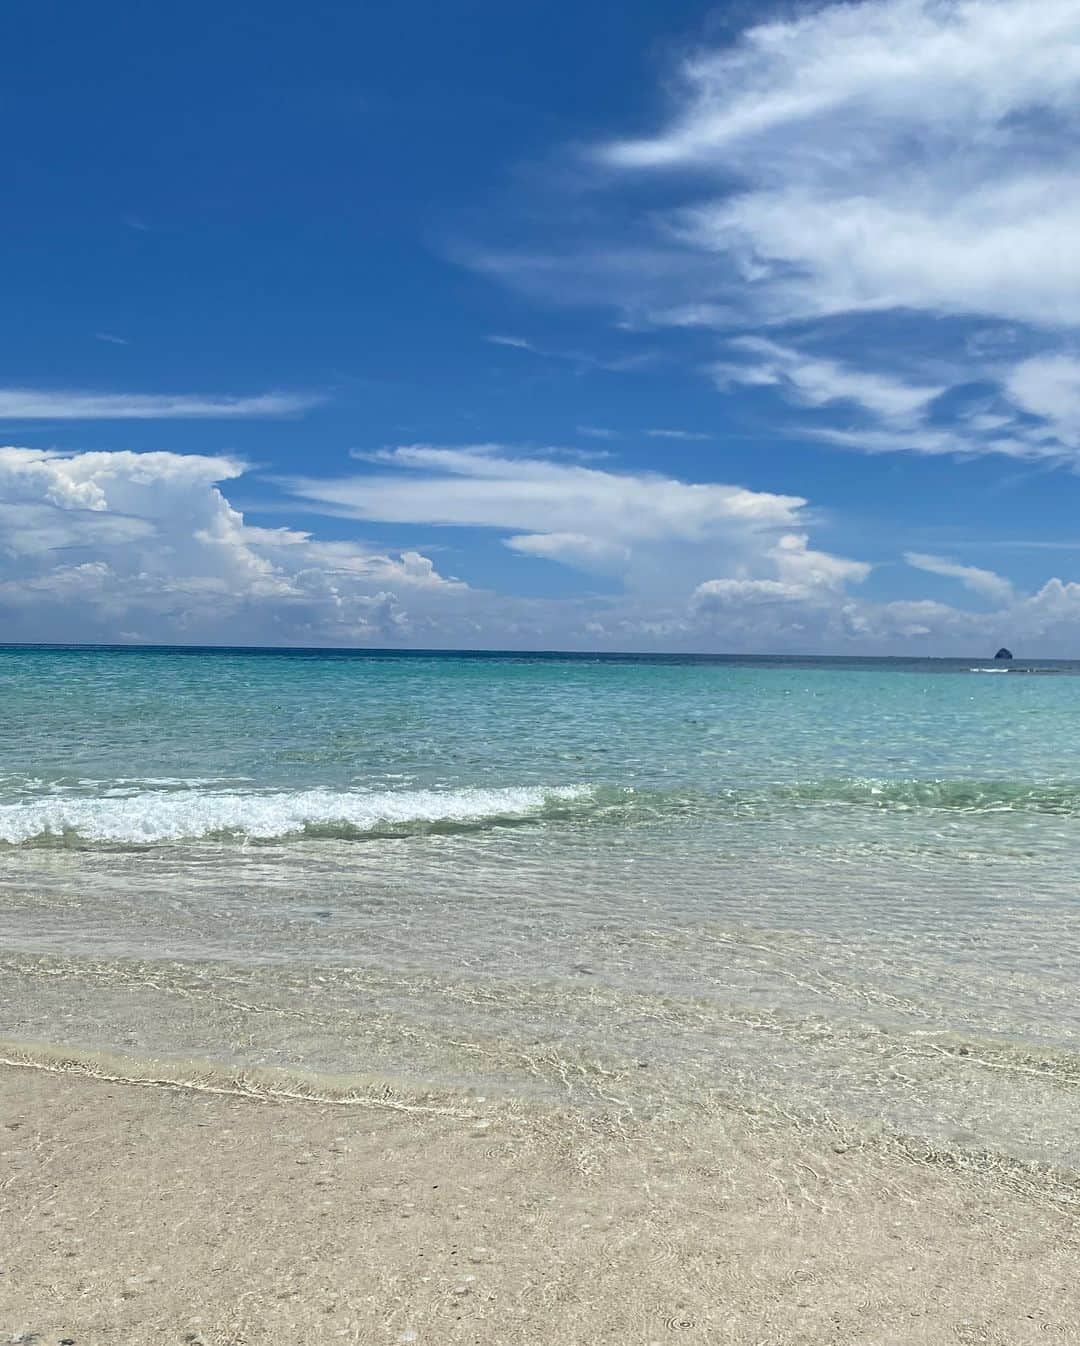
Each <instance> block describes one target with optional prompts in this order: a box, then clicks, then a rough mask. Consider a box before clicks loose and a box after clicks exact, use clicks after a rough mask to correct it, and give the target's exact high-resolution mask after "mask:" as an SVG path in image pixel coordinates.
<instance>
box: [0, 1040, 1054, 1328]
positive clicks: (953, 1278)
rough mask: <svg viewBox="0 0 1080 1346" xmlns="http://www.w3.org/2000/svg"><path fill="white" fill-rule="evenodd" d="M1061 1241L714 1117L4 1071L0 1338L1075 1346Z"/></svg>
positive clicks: (853, 1149) (892, 1141)
mask: <svg viewBox="0 0 1080 1346" xmlns="http://www.w3.org/2000/svg"><path fill="white" fill-rule="evenodd" d="M1078 1216H1080V1192H1078V1191H1077V1189H1076V1186H1075V1183H1074V1181H1073V1180H1072V1179H1071V1178H1070V1177H1068V1176H1066V1175H1055V1174H1054V1173H1053V1172H1051V1171H1048V1170H1038V1169H1035V1168H1031V1167H1024V1166H1020V1165H1016V1164H1011V1163H1009V1162H1006V1161H999V1160H995V1159H994V1158H993V1157H992V1156H989V1155H983V1154H978V1153H975V1152H971V1153H963V1152H959V1151H952V1152H949V1151H940V1150H933V1149H930V1148H928V1147H927V1146H925V1145H920V1144H919V1143H917V1142H913V1141H905V1140H903V1139H902V1138H899V1137H895V1136H890V1135H888V1134H887V1133H885V1132H881V1131H878V1132H874V1131H873V1130H866V1131H863V1132H856V1131H845V1130H842V1129H841V1128H839V1127H830V1126H827V1125H822V1124H820V1123H819V1124H816V1125H814V1126H808V1125H804V1124H800V1123H799V1122H797V1121H796V1120H795V1119H793V1118H785V1117H783V1116H780V1115H774V1116H769V1117H765V1116H761V1115H758V1116H754V1115H750V1114H748V1113H747V1112H745V1111H743V1110H740V1109H739V1108H738V1107H736V1106H725V1105H722V1104H717V1106H716V1107H715V1108H712V1109H710V1110H708V1111H702V1112H701V1113H700V1114H699V1115H694V1116H690V1117H687V1118H685V1119H682V1120H680V1121H674V1120H665V1121H654V1122H644V1121H637V1122H635V1121H633V1120H630V1119H627V1118H625V1117H621V1118H620V1117H618V1116H615V1115H595V1116H590V1115H588V1114H586V1113H580V1112H579V1113H573V1114H571V1113H555V1112H539V1111H534V1112H532V1113H528V1114H526V1113H524V1112H522V1111H521V1110H519V1109H516V1108H515V1107H513V1106H511V1105H509V1104H499V1105H493V1104H489V1103H487V1102H481V1101H480V1100H473V1101H470V1100H468V1099H457V1100H453V1099H446V1100H442V1101H439V1100H435V1099H432V1098H430V1097H429V1098H422V1097H416V1098H412V1099H410V1098H407V1097H404V1096H402V1095H394V1096H388V1097H386V1098H379V1097H378V1096H377V1095H372V1096H370V1097H368V1098H365V1099H363V1100H359V1101H355V1102H353V1103H352V1104H327V1103H320V1102H304V1101H296V1100H291V1101H282V1100H274V1099H260V1098H245V1097H237V1096H231V1095H229V1094H214V1093H208V1092H205V1091H202V1090H199V1089H192V1088H188V1087H173V1086H170V1085H154V1084H148V1083H146V1082H141V1083H123V1082H117V1081H106V1080H102V1079H97V1078H90V1077H87V1076H84V1075H80V1074H78V1073H76V1072H72V1071H69V1070H43V1069H39V1068H30V1067H26V1066H7V1067H4V1068H2V1069H0V1266H2V1275H0V1340H2V1341H7V1340H9V1339H10V1340H12V1341H23V1342H31V1341H40V1342H42V1343H58V1342H60V1341H61V1340H63V1339H68V1340H71V1341H74V1342H75V1343H76V1344H77V1346H98V1344H99V1343H100V1344H101V1346H113V1344H116V1346H119V1344H120V1343H122V1344H123V1346H142V1343H155V1346H160V1344H161V1343H171V1342H177V1343H181V1342H187V1343H189V1344H191V1346H197V1344H198V1343H205V1346H256V1343H264V1342H266V1343H269V1342H274V1343H283V1342H292V1341H305V1342H327V1343H333V1342H337V1341H342V1342H365V1343H366V1342H372V1343H384V1342H385V1343H407V1342H417V1343H424V1342H431V1343H440V1344H441V1343H458V1342H460V1343H465V1342H468V1343H472V1344H474V1346H489V1344H490V1346H496V1344H498V1346H512V1344H514V1343H522V1344H524V1343H529V1344H530V1346H531V1344H532V1343H549V1342H550V1343H571V1342H572V1343H592V1342H610V1343H619V1344H620V1346H622V1344H623V1343H641V1344H642V1346H649V1343H662V1342H668V1341H674V1342H687V1343H692V1342H709V1343H715V1342H723V1343H725V1344H729V1346H751V1344H752V1346H781V1344H783V1346H787V1344H788V1343H790V1344H791V1346H796V1343H797V1344H798V1346H821V1344H824V1343H834V1344H835V1346H852V1344H854V1343H866V1344H867V1346H871V1344H872V1346H914V1344H916V1343H941V1344H942V1346H945V1344H946V1343H948V1346H958V1344H959V1346H1006V1344H1007V1346H1015V1344H1016V1343H1027V1342H1032V1343H1034V1342H1042V1343H1045V1342H1046V1341H1048V1340H1061V1341H1075V1340H1076V1334H1077V1327H1076V1324H1077V1323H1078V1322H1080V1289H1078V1284H1077V1282H1078V1277H1077V1269H1078V1267H1080V1257H1078V1253H1080V1218H1078ZM4 1334H6V1335H4Z"/></svg>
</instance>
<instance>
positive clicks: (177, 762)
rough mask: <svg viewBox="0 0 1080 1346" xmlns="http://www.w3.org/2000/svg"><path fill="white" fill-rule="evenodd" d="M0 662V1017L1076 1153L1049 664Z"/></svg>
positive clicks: (1075, 711) (1028, 1152) (1054, 704)
mask: <svg viewBox="0 0 1080 1346" xmlns="http://www.w3.org/2000/svg"><path fill="white" fill-rule="evenodd" d="M1017 666H1018V668H1019V669H1023V670H1026V672H1025V673H1021V672H1019V671H1018V672H1015V673H1009V674H1008V675H1005V676H989V675H988V673H990V672H993V673H997V674H1000V673H1001V672H1002V670H1001V668H1000V666H996V665H994V663H993V661H990V660H986V659H983V660H972V659H968V660H884V659H882V660H875V659H802V660H799V659H779V658H763V659H754V658H711V657H704V656H701V657H697V656H694V657H682V656H678V657H677V656H671V657H652V656H618V657H606V656H583V655H531V654H495V655H482V654H445V653H432V654H425V653H410V654H401V653H382V652H374V653H368V652H342V651H324V650H284V651H275V650H241V649H232V650H229V649H214V650H206V649H188V648H183V649H181V648H177V649H172V648H125V649H114V648H84V647H48V648H43V647H5V648H0V719H2V725H3V734H2V739H0V743H2V748H0V913H2V916H0V973H2V989H0V1014H2V1021H0V1034H2V1036H3V1038H4V1046H3V1052H2V1054H4V1055H5V1056H6V1057H8V1058H9V1059H13V1058H14V1056H15V1055H18V1056H19V1058H20V1059H26V1058H34V1057H35V1056H36V1057H37V1058H40V1059H41V1060H47V1059H61V1058H63V1059H65V1060H68V1061H82V1062H84V1063H87V1064H88V1068H90V1067H91V1066H92V1064H93V1063H94V1062H98V1063H101V1062H106V1061H115V1060H118V1059H121V1058H122V1059H123V1060H125V1061H127V1062H129V1063H130V1062H141V1063H143V1065H142V1068H144V1069H146V1070H150V1069H151V1068H152V1069H153V1070H154V1071H156V1072H158V1074H162V1073H165V1074H171V1075H172V1076H175V1078H177V1079H181V1078H184V1077H186V1076H189V1075H191V1074H192V1073H193V1072H201V1077H203V1078H206V1077H209V1075H210V1074H212V1073H214V1072H218V1073H220V1074H222V1076H223V1077H224V1076H225V1075H228V1076H229V1078H232V1079H236V1078H241V1077H242V1078H244V1079H248V1080H257V1081H259V1083H260V1087H262V1088H265V1089H267V1090H269V1091H271V1092H272V1091H273V1090H274V1089H275V1088H278V1087H280V1089H281V1090H282V1091H283V1092H287V1091H288V1089H289V1088H292V1089H296V1088H299V1087H301V1084H302V1087H303V1089H305V1090H308V1091H310V1092H313V1093H316V1094H318V1095H319V1096H331V1095H334V1094H335V1092H336V1093H337V1094H338V1095H341V1096H344V1095H345V1094H346V1093H347V1092H348V1091H349V1090H355V1089H362V1088H367V1089H370V1088H374V1087H378V1088H382V1089H384V1090H386V1091H388V1092H395V1091H396V1092H397V1093H398V1094H399V1095H400V1096H402V1097H405V1096H407V1095H409V1094H410V1093H411V1094H416V1093H417V1092H423V1093H425V1095H426V1096H431V1095H436V1094H439V1093H440V1091H441V1092H442V1093H445V1094H448V1095H450V1094H461V1093H468V1094H472V1095H474V1096H483V1097H489V1096H491V1097H505V1098H507V1099H513V1100H515V1102H516V1104H517V1105H518V1106H521V1107H538V1108H551V1107H554V1108H579V1109H587V1110H595V1111H598V1112H605V1111H610V1112H611V1113H612V1114H613V1115H634V1116H641V1117H647V1116H650V1115H661V1114H662V1115H671V1114H676V1113H685V1114H686V1115H690V1114H692V1112H693V1110H694V1109H695V1108H705V1107H709V1106H712V1105H715V1104H716V1103H717V1102H719V1101H723V1102H724V1104H725V1106H738V1107H742V1108H745V1109H748V1110H759V1111H762V1112H770V1111H772V1112H779V1113H783V1114H784V1115H785V1116H795V1117H804V1116H805V1117H807V1118H822V1117H826V1118H833V1119H836V1118H840V1119H846V1120H850V1122H851V1124H852V1125H858V1126H870V1127H879V1128H888V1129H889V1130H890V1131H891V1132H894V1133H899V1134H902V1135H904V1136H910V1137H917V1138H921V1139H925V1141H926V1142H927V1143H928V1144H932V1145H934V1146H936V1147H938V1148H940V1149H944V1150H950V1151H964V1152H972V1151H975V1152H979V1153H984V1154H985V1153H992V1154H994V1155H1001V1156H1005V1157H1008V1158H1010V1159H1016V1160H1020V1161H1023V1162H1027V1163H1032V1162H1035V1163H1043V1164H1051V1165H1054V1166H1055V1167H1058V1168H1063V1169H1068V1170H1069V1171H1075V1170H1077V1169H1080V1108H1078V1107H1077V1103H1078V1102H1080V1005H1078V997H1077V984H1078V972H1080V892H1078V885H1077V874H1078V873H1080V761H1078V755H1077V754H1078V749H1077V745H1078V743H1080V680H1078V678H1077V676H1076V674H1077V673H1078V672H1080V665H1077V664H1068V663H1062V662H1057V663H1055V662H1052V661H1041V662H1037V663H1023V662H1021V661H1018V665H1017Z"/></svg>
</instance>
